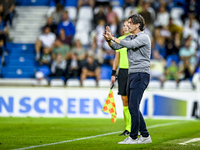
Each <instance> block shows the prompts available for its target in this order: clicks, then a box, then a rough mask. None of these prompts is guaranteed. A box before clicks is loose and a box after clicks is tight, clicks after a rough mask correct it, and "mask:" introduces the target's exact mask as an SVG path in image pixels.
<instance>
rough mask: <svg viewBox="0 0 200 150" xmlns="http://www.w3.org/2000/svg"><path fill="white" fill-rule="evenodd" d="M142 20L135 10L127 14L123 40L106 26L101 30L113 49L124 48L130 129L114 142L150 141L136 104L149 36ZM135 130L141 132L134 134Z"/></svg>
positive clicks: (143, 84)
mask: <svg viewBox="0 0 200 150" xmlns="http://www.w3.org/2000/svg"><path fill="white" fill-rule="evenodd" d="M144 26H145V21H144V18H143V17H142V16H141V15H139V14H134V15H132V16H130V17H129V18H128V27H129V31H130V33H132V34H133V35H135V36H133V35H128V36H126V38H124V39H123V40H120V39H117V38H116V37H113V36H112V34H111V32H110V28H109V26H107V27H106V30H105V32H104V33H103V36H104V38H105V39H106V41H107V42H108V44H109V46H110V47H111V48H112V49H113V50H117V49H120V48H122V47H126V48H127V54H128V60H129V70H128V83H127V97H128V105H129V111H130V114H131V122H132V124H131V133H130V136H129V137H127V138H126V139H125V140H124V141H122V142H119V143H118V144H146V143H151V142H152V140H151V136H150V135H149V132H148V131H147V128H146V124H145V121H144V118H143V116H142V114H141V112H140V110H139V105H140V102H141V99H142V96H143V93H144V91H145V89H146V88H147V86H148V84H149V79H150V55H151V40H150V38H149V36H148V35H147V34H145V33H144V32H142V31H143V30H144ZM138 131H140V133H141V136H140V137H139V138H138Z"/></svg>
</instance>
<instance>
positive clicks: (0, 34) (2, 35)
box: [0, 16, 9, 49]
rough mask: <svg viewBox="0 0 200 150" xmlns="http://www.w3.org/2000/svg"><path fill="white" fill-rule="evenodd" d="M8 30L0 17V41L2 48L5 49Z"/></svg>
mask: <svg viewBox="0 0 200 150" xmlns="http://www.w3.org/2000/svg"><path fill="white" fill-rule="evenodd" d="M8 34H9V31H8V28H7V26H6V25H5V23H4V21H3V20H2V17H1V16H0V39H1V40H3V44H4V48H5V49H6V40H7V38H8Z"/></svg>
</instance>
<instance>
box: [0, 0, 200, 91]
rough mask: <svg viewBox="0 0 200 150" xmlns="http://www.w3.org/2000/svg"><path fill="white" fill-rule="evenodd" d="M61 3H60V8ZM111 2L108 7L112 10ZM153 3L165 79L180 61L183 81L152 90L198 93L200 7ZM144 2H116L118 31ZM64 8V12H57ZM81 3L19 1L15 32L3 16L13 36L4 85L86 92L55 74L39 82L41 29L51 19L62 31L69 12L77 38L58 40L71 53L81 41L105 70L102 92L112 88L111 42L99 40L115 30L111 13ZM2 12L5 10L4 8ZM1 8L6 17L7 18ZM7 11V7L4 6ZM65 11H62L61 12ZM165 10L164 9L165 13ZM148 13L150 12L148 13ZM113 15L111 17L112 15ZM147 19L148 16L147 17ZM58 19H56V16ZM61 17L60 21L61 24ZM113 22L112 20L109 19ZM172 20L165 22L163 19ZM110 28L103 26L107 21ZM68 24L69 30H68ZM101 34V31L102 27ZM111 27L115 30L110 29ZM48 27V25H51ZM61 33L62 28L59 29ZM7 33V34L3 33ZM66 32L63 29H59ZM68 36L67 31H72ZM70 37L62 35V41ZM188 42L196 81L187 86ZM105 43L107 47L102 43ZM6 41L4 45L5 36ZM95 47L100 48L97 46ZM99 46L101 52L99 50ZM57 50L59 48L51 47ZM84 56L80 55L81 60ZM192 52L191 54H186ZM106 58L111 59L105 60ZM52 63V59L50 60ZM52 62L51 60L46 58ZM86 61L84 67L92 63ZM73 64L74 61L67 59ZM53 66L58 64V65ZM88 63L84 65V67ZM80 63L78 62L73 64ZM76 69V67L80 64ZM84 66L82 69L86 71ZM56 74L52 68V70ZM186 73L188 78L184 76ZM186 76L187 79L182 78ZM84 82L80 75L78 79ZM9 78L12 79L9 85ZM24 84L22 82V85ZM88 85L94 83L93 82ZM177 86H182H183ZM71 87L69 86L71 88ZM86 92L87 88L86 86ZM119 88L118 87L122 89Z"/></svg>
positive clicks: (152, 30)
mask: <svg viewBox="0 0 200 150" xmlns="http://www.w3.org/2000/svg"><path fill="white" fill-rule="evenodd" d="M58 2H59V3H58ZM108 3H109V2H108V1H105V3H102V4H108ZM145 3H148V5H149V6H148V9H147V11H148V12H149V13H150V14H151V18H152V22H153V23H152V24H151V25H150V26H147V28H146V30H145V32H146V33H147V34H149V35H150V37H151V40H152V54H153V53H154V52H155V51H159V52H160V54H161V55H162V56H161V57H160V60H163V62H165V66H164V73H163V74H164V75H165V76H167V74H166V71H167V69H168V68H169V67H170V66H171V62H172V61H175V62H176V65H177V67H178V71H177V74H178V79H177V80H176V81H175V80H173V81H171V80H168V79H167V78H165V81H162V82H164V83H162V84H161V83H160V81H159V80H158V79H155V78H152V81H151V82H150V85H149V89H152V88H161V87H163V88H164V89H169V88H173V89H176V88H177V85H178V87H179V89H182V88H185V89H192V88H194V86H193V85H192V84H191V82H190V81H191V78H192V75H193V73H194V72H195V70H197V68H198V67H199V66H197V63H198V62H199V61H200V55H199V54H200V47H199V44H200V43H199V42H200V40H199V33H200V27H199V20H200V18H199V10H200V9H199V8H200V5H199V4H198V5H197V6H196V7H195V8H194V9H192V10H191V7H189V6H190V5H191V4H190V3H188V2H186V1H184V0H176V1H173V2H171V1H159V2H155V1H145ZM143 4H144V3H143V2H142V1H141V0H138V1H135V2H134V3H131V4H130V3H127V2H125V1H124V0H111V1H110V5H111V12H109V13H110V14H111V15H117V17H118V20H119V22H118V25H117V26H116V28H121V27H122V26H121V25H122V21H123V20H124V19H127V18H128V17H129V16H130V15H131V14H133V13H141V12H143ZM58 5H59V7H57V6H58ZM77 5H78V0H60V1H55V0H16V6H15V9H14V10H15V11H14V12H13V16H14V17H13V26H10V25H9V24H6V23H5V22H6V20H5V18H4V16H3V13H1V14H2V18H3V23H2V24H3V25H4V26H3V27H4V28H5V27H6V28H8V29H9V34H8V35H9V36H8V37H7V40H6V41H7V42H5V41H4V42H3V46H2V56H1V66H0V67H1V68H0V69H1V72H0V73H1V78H2V79H1V80H0V84H8V85H9V84H16V85H23V84H24V85H50V86H65V85H66V86H80V83H79V77H78V79H72V77H70V79H69V80H68V81H66V79H65V75H64V76H61V77H60V78H58V79H57V78H56V79H55V77H54V76H53V75H52V73H51V72H50V73H49V74H45V75H43V78H42V79H38V78H36V77H35V73H36V72H38V71H40V67H41V61H36V60H35V57H36V53H35V45H34V43H35V42H36V39H37V37H38V36H39V35H40V34H41V31H42V30H41V28H42V27H44V25H45V23H46V20H48V19H47V17H52V19H53V24H55V25H58V24H59V22H60V21H61V20H60V19H61V16H62V13H63V12H64V11H65V10H67V11H68V17H69V18H68V20H67V21H71V22H72V24H73V25H74V26H75V34H74V35H71V33H70V34H69V35H68V36H67V37H66V36H62V37H61V36H60V35H59V34H60V32H57V33H56V34H57V36H58V38H59V39H60V40H61V41H62V42H63V44H68V43H71V44H69V45H68V46H69V47H70V51H72V50H73V49H74V43H75V41H77V40H80V42H81V44H82V47H83V49H84V53H85V54H88V53H89V52H91V51H92V53H93V55H94V56H95V58H96V59H97V60H101V59H102V60H101V61H99V66H100V68H101V73H100V76H101V80H100V81H99V86H100V87H107V86H109V80H110V75H111V71H112V68H111V65H112V59H113V58H114V57H110V58H109V62H106V61H105V60H106V58H107V56H109V55H108V53H109V52H110V51H109V50H108V47H106V46H105V45H106V42H105V41H103V40H102V39H101V38H99V37H100V36H99V35H100V33H98V32H101V29H102V28H101V26H102V25H103V26H105V25H111V23H113V22H110V20H108V19H109V17H108V10H109V9H108V7H106V6H105V5H104V6H103V11H102V12H103V14H98V15H96V14H97V13H98V11H99V8H100V6H99V5H101V2H100V1H96V3H95V6H96V5H97V7H94V8H93V6H90V5H87V6H80V8H79V9H78V8H77ZM0 6H1V7H2V5H1V3H0ZM1 7H0V12H1ZM3 7H4V6H3ZM57 8H59V10H58V11H57V10H56V9H57ZM160 8H161V9H160ZM145 11H146V10H145ZM110 14H109V15H110ZM141 14H142V13H141ZM53 15H54V16H53ZM57 16H60V17H59V18H60V19H58V18H57ZM106 16H107V18H106ZM164 17H165V18H168V19H169V20H168V19H166V20H164V21H163V18H164ZM101 19H103V20H104V22H102V20H101ZM67 21H66V20H65V21H64V22H63V25H64V26H65V25H67V24H68V22H67ZM100 21H101V23H100V26H98V28H96V26H97V25H99V22H100ZM109 23H110V24H109ZM47 24H48V21H47ZM54 27H56V26H54ZM0 30H1V29H0ZM59 30H60V29H59ZM66 31H67V30H66ZM64 33H65V32H63V33H62V35H63V34H64ZM116 33H117V34H116V35H118V34H119V35H118V36H120V34H121V33H120V32H119V33H118V32H117V31H116ZM186 39H187V40H188V41H189V42H190V47H192V48H193V49H195V54H192V56H194V57H195V58H196V59H195V60H196V61H195V62H193V64H192V69H191V70H190V71H189V72H190V74H191V78H190V80H189V81H184V80H183V79H184V77H183V74H184V73H187V69H185V70H184V69H183V64H184V61H185V59H189V57H192V56H190V54H186V56H187V57H184V58H183V57H182V55H181V59H180V53H179V50H180V49H181V47H183V46H184V43H185V41H186ZM101 40H102V41H101ZM0 41H2V39H1V36H0ZM94 43H95V44H94ZM94 45H96V46H95V47H93V46H94ZM51 48H52V49H53V48H54V44H53V45H52V47H51ZM78 52H79V51H77V52H76V53H77V55H79V56H80V55H81V54H78ZM186 52H187V49H186ZM43 53H44V50H42V49H41V56H43ZM105 56H106V57H105ZM48 57H51V53H49V54H48ZM45 58H46V59H47V57H46V56H45ZM85 58H86V57H84V61H85V62H86V61H87V60H86V59H85ZM65 59H66V60H68V58H65ZM52 60H53V59H52ZM84 61H83V62H84ZM73 63H75V62H73ZM73 63H72V62H71V64H72V65H74V66H76V64H73ZM83 66H84V63H83V64H82V63H81V66H79V67H80V68H82V67H83ZM46 67H47V68H49V70H50V67H51V65H50V66H48V65H47V66H46ZM186 68H187V67H186ZM182 70H184V71H185V72H183V71H182ZM181 71H182V73H180V72H181ZM78 76H80V74H79V75H78ZM8 78H9V79H8ZM17 79H19V80H17ZM87 80H88V81H87ZM87 80H86V81H87V82H88V83H87V85H90V86H96V83H92V80H93V79H87ZM177 82H180V83H179V84H177ZM65 83H66V84H65ZM83 86H85V83H84V84H83ZM116 86H117V85H116Z"/></svg>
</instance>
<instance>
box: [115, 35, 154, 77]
mask: <svg viewBox="0 0 200 150" xmlns="http://www.w3.org/2000/svg"><path fill="white" fill-rule="evenodd" d="M122 47H126V48H127V55H128V61H129V71H128V72H129V73H134V72H146V73H148V74H150V55H151V40H150V38H149V36H148V35H147V34H145V33H144V32H139V33H138V34H136V35H135V37H133V35H128V36H127V37H125V38H124V39H123V40H121V41H120V44H117V43H115V42H113V44H112V46H111V48H112V49H113V50H118V49H120V48H122Z"/></svg>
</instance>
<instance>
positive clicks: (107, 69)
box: [101, 65, 112, 80]
mask: <svg viewBox="0 0 200 150" xmlns="http://www.w3.org/2000/svg"><path fill="white" fill-rule="evenodd" d="M111 74H112V67H111V66H108V65H102V66H101V79H109V80H110V78H111Z"/></svg>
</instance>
